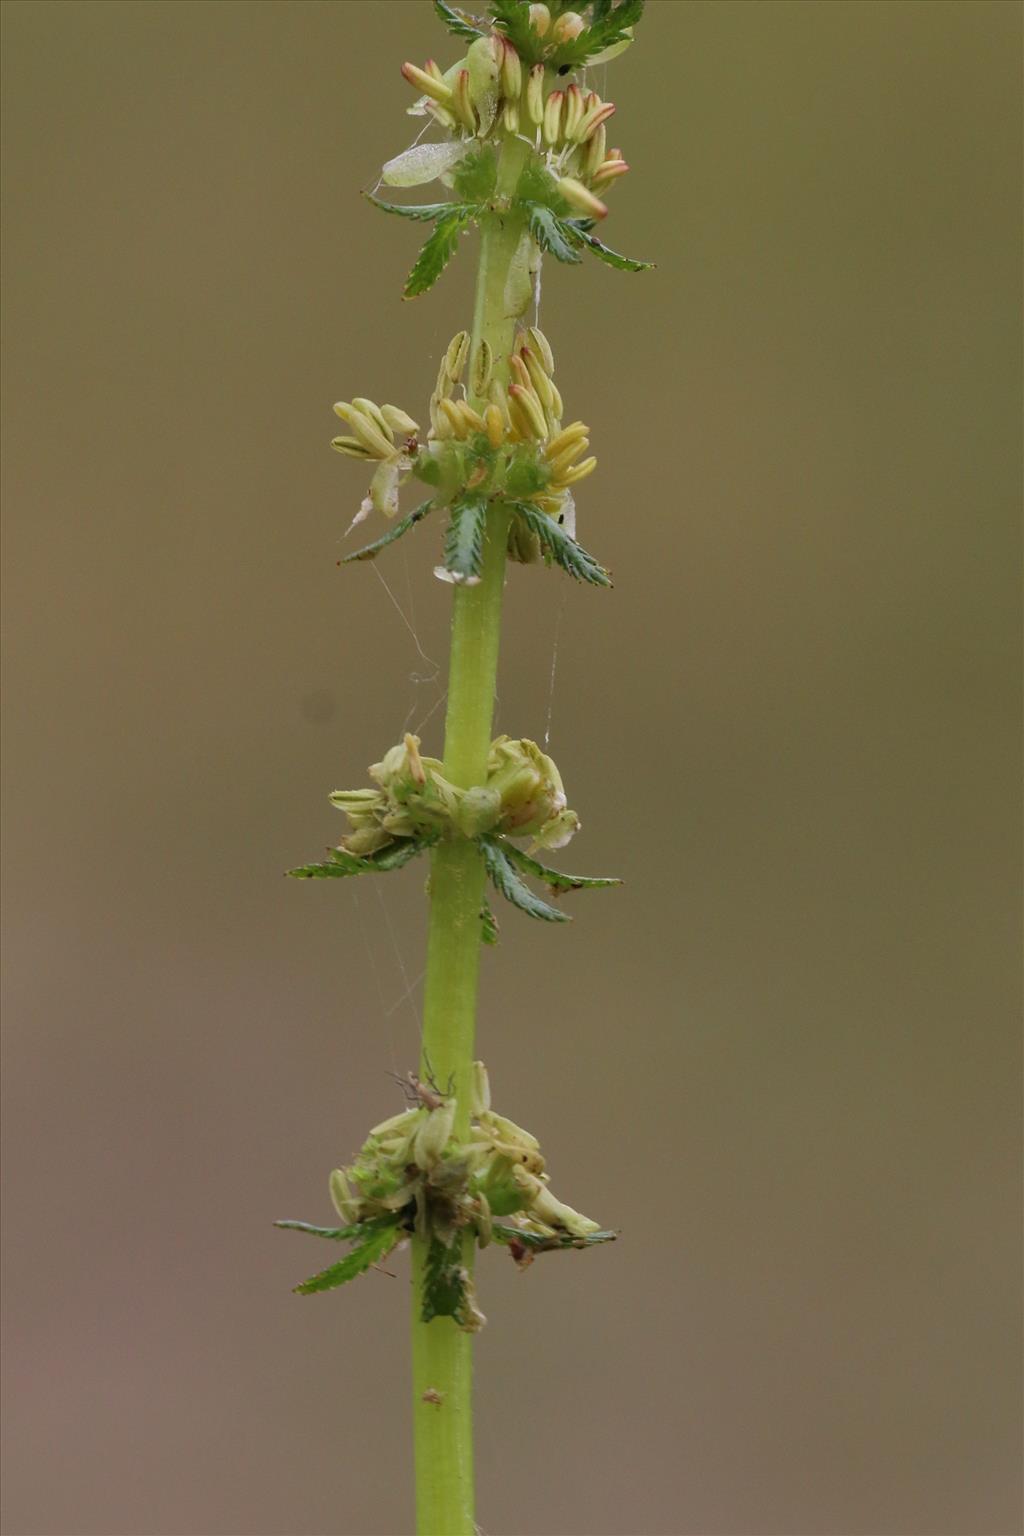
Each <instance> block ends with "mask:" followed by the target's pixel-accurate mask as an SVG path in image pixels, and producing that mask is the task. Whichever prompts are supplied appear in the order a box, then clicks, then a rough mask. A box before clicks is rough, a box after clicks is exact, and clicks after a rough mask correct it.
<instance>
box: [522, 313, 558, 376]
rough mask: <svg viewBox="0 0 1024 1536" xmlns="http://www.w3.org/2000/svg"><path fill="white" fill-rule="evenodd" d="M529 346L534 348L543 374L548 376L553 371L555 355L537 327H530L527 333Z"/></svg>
mask: <svg viewBox="0 0 1024 1536" xmlns="http://www.w3.org/2000/svg"><path fill="white" fill-rule="evenodd" d="M526 334H527V336H528V337H529V339H530V346H531V347H533V348H534V350H535V351H536V352H537V354H538V356H539V357H540V360H541V362H542V363H543V364H544V369H545V372H546V373H547V374H548V375H549V376H550V375H551V374H553V373H554V371H555V354H554V353H553V352H552V350H551V343H550V342H549V341H548V339H547V337H546V336H545V335H544V332H543V331H542V330H541V329H540V326H538V325H531V326H530V329H529V330H528V331H527V333H526Z"/></svg>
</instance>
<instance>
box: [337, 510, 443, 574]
mask: <svg viewBox="0 0 1024 1536" xmlns="http://www.w3.org/2000/svg"><path fill="white" fill-rule="evenodd" d="M433 508H434V503H433V500H430V501H425V502H424V503H423V504H422V506H419V507H417V508H416V510H415V512H410V513H409V515H408V517H403V518H400V519H399V520H398V522H396V523H392V525H391V527H390V528H389V529H388V531H387V533H384V534H381V536H380V538H379V539H374V541H373V543H372V544H364V545H363V547H362V549H355V550H353V551H352V553H351V554H350V555H346V556H345V557H344V559H343V560H342V562H341V563H342V565H348V564H349V562H350V561H352V560H372V559H374V557H375V556H376V555H379V554H380V552H381V550H382V549H384V548H386V546H387V545H388V544H393V543H394V542H395V540H396V539H400V538H401V537H402V535H403V533H408V532H409V529H410V528H414V527H415V526H416V524H417V523H418V522H421V521H422V519H423V518H425V517H426V515H427V513H428V512H432V511H433Z"/></svg>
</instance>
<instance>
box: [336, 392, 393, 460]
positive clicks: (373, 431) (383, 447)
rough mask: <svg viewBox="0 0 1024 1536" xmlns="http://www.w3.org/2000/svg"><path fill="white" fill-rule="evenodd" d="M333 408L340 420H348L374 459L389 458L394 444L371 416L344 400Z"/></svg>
mask: <svg viewBox="0 0 1024 1536" xmlns="http://www.w3.org/2000/svg"><path fill="white" fill-rule="evenodd" d="M334 410H335V414H336V415H338V416H340V417H341V419H342V421H346V422H348V425H349V426H350V427H351V428H352V431H353V432H354V433H355V435H356V437H357V438H358V439H359V441H360V442H361V443H362V445H363V447H364V448H366V449H368V450H369V452H370V453H371V454H372V456H373V457H374V458H375V459H390V458H391V455H392V454H393V453H394V444H393V443H392V442H391V440H390V438H388V437H385V435H384V433H383V432H382V431H381V430H380V428H379V427H378V426H377V424H376V422H375V421H374V420H373V417H372V416H367V415H366V414H365V412H363V411H361V410H359V409H358V407H357V406H355V405H354V404H353V405H349V404H348V402H347V401H345V400H339V401H337V402H336V404H335V407H334Z"/></svg>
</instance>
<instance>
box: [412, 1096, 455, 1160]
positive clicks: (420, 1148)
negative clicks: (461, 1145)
mask: <svg viewBox="0 0 1024 1536" xmlns="http://www.w3.org/2000/svg"><path fill="white" fill-rule="evenodd" d="M454 1123H455V1104H454V1101H452V1102H450V1103H446V1104H442V1105H441V1107H440V1109H432V1110H430V1111H429V1113H428V1114H427V1115H426V1116H425V1117H424V1119H423V1122H422V1124H421V1125H420V1127H419V1129H418V1130H417V1132H416V1135H415V1136H414V1137H413V1143H412V1160H413V1162H414V1163H415V1164H416V1166H417V1168H422V1169H423V1171H424V1173H428V1172H429V1171H430V1169H431V1168H434V1167H436V1165H437V1164H438V1163H439V1162H440V1161H441V1154H442V1152H443V1151H444V1149H445V1147H446V1146H447V1145H448V1138H449V1137H450V1136H451V1133H452V1126H453V1125H454Z"/></svg>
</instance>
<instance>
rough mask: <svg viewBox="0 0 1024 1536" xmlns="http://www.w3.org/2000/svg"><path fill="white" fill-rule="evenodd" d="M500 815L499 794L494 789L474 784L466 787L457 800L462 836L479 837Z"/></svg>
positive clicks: (488, 829)
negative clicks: (458, 800)
mask: <svg viewBox="0 0 1024 1536" xmlns="http://www.w3.org/2000/svg"><path fill="white" fill-rule="evenodd" d="M500 815H501V796H500V795H499V793H498V791H497V790H496V789H490V788H488V787H487V786H486V785H484V784H476V785H474V786H473V787H472V788H471V789H467V790H466V791H465V793H464V794H463V796H462V799H461V801H460V802H459V808H458V824H459V831H460V832H461V833H462V835H463V836H464V837H479V836H480V834H481V833H482V832H489V831H490V830H491V828H492V827H493V826H494V825H495V823H496V822H497V820H498V817H499V816H500Z"/></svg>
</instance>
